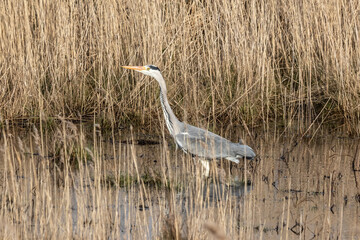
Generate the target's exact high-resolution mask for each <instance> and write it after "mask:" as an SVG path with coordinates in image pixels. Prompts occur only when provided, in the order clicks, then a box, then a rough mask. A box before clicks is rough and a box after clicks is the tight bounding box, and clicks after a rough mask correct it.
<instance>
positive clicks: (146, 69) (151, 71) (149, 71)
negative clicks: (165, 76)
mask: <svg viewBox="0 0 360 240" xmlns="http://www.w3.org/2000/svg"><path fill="white" fill-rule="evenodd" d="M122 67H123V68H126V69H131V70H135V71H137V72H141V73H143V74H145V75H148V76H151V77H155V78H156V76H158V75H159V74H160V69H159V68H158V67H156V66H154V65H145V66H122Z"/></svg>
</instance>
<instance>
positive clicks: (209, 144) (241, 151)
mask: <svg viewBox="0 0 360 240" xmlns="http://www.w3.org/2000/svg"><path fill="white" fill-rule="evenodd" d="M123 68H126V69H132V70H135V71H137V72H141V73H143V74H145V75H148V76H151V77H153V78H155V80H156V81H157V82H158V83H159V85H160V102H161V107H162V110H163V113H164V117H165V123H166V126H167V128H168V130H169V132H170V134H171V136H172V137H173V138H174V140H175V143H176V145H177V146H179V147H180V148H181V149H182V150H183V151H184V152H185V153H190V154H192V156H197V157H199V158H200V160H201V163H202V165H203V166H204V168H205V175H206V176H209V171H210V167H209V161H208V160H212V159H227V160H229V161H232V162H235V163H239V159H240V158H246V159H253V158H254V157H255V152H254V150H253V149H252V148H251V147H249V146H247V145H244V144H243V143H242V142H239V143H234V142H231V141H229V140H227V139H225V138H223V137H221V136H219V135H217V134H215V133H212V132H210V131H207V130H205V129H201V128H198V127H195V126H192V125H189V124H186V123H184V122H181V121H179V119H178V118H177V117H176V116H175V114H174V112H173V110H172V109H171V107H170V104H169V101H168V98H167V89H166V84H165V80H164V78H163V76H162V75H161V72H160V69H159V68H158V67H156V66H154V65H145V66H123Z"/></svg>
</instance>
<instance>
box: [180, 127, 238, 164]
mask: <svg viewBox="0 0 360 240" xmlns="http://www.w3.org/2000/svg"><path fill="white" fill-rule="evenodd" d="M191 127H192V126H191ZM188 130H190V131H186V132H182V133H179V134H177V135H175V141H176V143H177V144H178V145H179V146H180V147H181V148H182V149H183V150H184V151H186V152H189V153H191V154H193V155H196V156H199V157H204V158H208V159H214V158H215V159H220V158H227V157H230V156H231V153H232V151H231V150H232V149H231V148H232V143H231V142H230V141H229V140H227V139H225V138H222V137H220V136H219V135H216V134H214V133H212V132H209V131H206V130H203V129H201V128H196V127H192V128H190V129H188ZM234 157H235V156H234ZM229 160H230V159H229ZM231 160H232V161H235V162H238V160H237V159H235V158H234V159H231Z"/></svg>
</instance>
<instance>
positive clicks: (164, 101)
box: [154, 74, 180, 136]
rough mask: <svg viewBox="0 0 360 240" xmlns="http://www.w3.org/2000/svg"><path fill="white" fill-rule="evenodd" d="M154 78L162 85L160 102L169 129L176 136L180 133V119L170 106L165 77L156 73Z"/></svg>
mask: <svg viewBox="0 0 360 240" xmlns="http://www.w3.org/2000/svg"><path fill="white" fill-rule="evenodd" d="M154 78H155V79H156V80H157V82H158V83H159V85H160V102H161V107H162V110H163V113H164V117H165V122H166V126H167V128H168V129H169V132H170V134H171V135H172V136H175V135H176V134H178V133H180V121H179V119H178V118H177V117H176V116H175V114H174V112H173V110H172V109H171V107H170V104H169V101H168V98H167V89H166V84H165V80H164V78H163V77H162V75H161V74H156V75H155V76H154Z"/></svg>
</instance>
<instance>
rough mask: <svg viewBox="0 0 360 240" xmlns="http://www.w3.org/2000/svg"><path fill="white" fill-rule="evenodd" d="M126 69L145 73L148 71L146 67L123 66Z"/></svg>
mask: <svg viewBox="0 0 360 240" xmlns="http://www.w3.org/2000/svg"><path fill="white" fill-rule="evenodd" d="M122 67H123V68H126V69H131V70H136V71H143V70H146V69H145V67H144V66H122Z"/></svg>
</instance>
